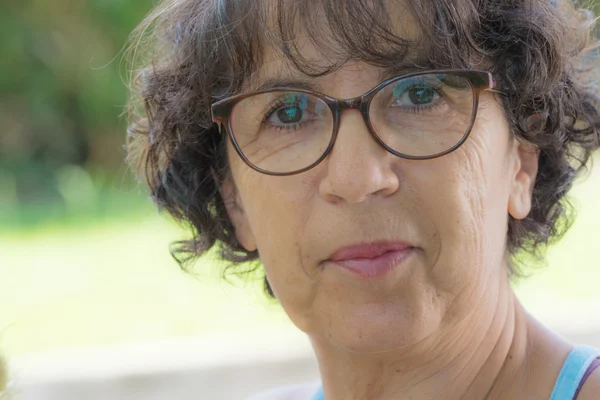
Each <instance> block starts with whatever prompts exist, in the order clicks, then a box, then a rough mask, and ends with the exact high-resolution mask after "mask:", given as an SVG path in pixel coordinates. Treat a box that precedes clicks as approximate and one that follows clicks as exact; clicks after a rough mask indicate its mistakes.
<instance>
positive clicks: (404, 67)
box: [250, 59, 434, 93]
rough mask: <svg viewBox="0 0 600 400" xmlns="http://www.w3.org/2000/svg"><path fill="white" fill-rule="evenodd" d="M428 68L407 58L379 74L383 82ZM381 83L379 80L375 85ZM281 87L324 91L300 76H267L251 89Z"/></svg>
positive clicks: (420, 61)
mask: <svg viewBox="0 0 600 400" xmlns="http://www.w3.org/2000/svg"><path fill="white" fill-rule="evenodd" d="M428 69H434V66H433V65H432V64H431V63H429V62H425V61H422V60H418V59H417V60H411V59H406V60H403V62H401V63H398V64H395V65H391V66H389V67H387V68H384V69H382V71H381V73H380V74H379V79H380V82H383V81H385V80H387V79H390V78H394V77H396V76H400V75H404V74H408V73H411V72H417V71H424V70H428ZM377 84H379V82H377V83H376V84H375V85H374V86H376V85H377ZM281 87H289V88H295V89H304V90H312V91H315V92H321V93H322V92H323V88H322V86H321V85H319V84H318V83H317V82H316V80H315V79H310V78H308V77H307V78H299V77H292V76H287V77H286V76H275V77H272V78H267V79H265V80H263V81H262V82H261V83H260V84H259V85H257V86H255V87H254V86H253V87H252V88H251V89H250V91H252V92H258V91H262V90H271V89H275V88H281Z"/></svg>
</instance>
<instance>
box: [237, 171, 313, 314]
mask: <svg viewBox="0 0 600 400" xmlns="http://www.w3.org/2000/svg"><path fill="white" fill-rule="evenodd" d="M238 178H239V180H238V181H237V182H238V191H239V193H240V198H241V202H242V204H243V205H244V211H245V213H246V216H247V218H248V221H249V225H250V229H251V230H252V232H253V235H254V238H255V240H256V244H257V247H258V252H259V255H260V259H261V261H262V263H263V265H264V268H265V272H266V274H267V277H268V279H269V283H270V284H271V286H272V289H273V291H274V292H275V294H276V296H277V297H278V298H279V300H280V301H281V302H282V303H284V302H285V298H286V297H294V298H303V297H307V294H305V293H304V292H305V291H307V290H309V289H308V286H309V285H306V281H307V280H310V279H311V271H312V274H314V273H315V271H314V270H311V269H310V268H306V267H305V265H304V264H305V263H306V260H304V258H303V257H304V256H303V252H302V251H301V250H302V248H303V246H302V244H303V243H304V242H305V241H306V239H305V236H306V234H307V225H308V224H309V219H310V215H311V212H312V201H311V198H312V197H313V195H312V194H313V193H314V190H315V187H314V180H310V174H301V175H293V176H288V177H273V176H268V175H263V174H259V173H257V172H254V171H252V170H250V171H248V170H246V172H244V174H243V175H239V176H238ZM296 292H297V293H296Z"/></svg>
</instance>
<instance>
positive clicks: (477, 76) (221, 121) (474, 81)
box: [211, 69, 504, 176]
mask: <svg viewBox="0 0 600 400" xmlns="http://www.w3.org/2000/svg"><path fill="white" fill-rule="evenodd" d="M436 74H445V75H453V76H457V77H461V78H464V79H466V80H467V81H468V82H469V84H470V85H471V89H472V91H473V111H472V114H471V120H470V121H469V127H468V128H467V130H466V132H465V134H464V136H463V137H462V139H461V140H460V141H459V142H458V143H457V144H455V145H454V146H452V147H451V148H449V149H448V150H445V151H443V152H440V153H437V154H433V155H430V156H411V155H408V154H403V153H400V152H398V151H396V150H394V149H392V148H391V147H389V146H388V145H387V144H386V143H385V142H384V141H383V140H382V139H381V138H380V137H379V135H378V134H377V132H376V131H375V129H374V128H373V125H372V124H371V120H370V118H369V110H370V107H371V100H372V99H373V98H374V97H375V95H376V94H377V93H379V91H380V90H381V89H383V88H384V87H385V86H387V85H389V84H391V83H393V82H395V81H399V80H403V79H407V78H414V77H418V76H422V75H436ZM483 91H489V92H492V93H497V94H500V95H504V93H503V92H501V91H499V90H496V83H495V81H494V78H493V76H492V73H491V72H488V71H480V70H469V69H447V70H443V69H440V70H429V71H418V72H412V73H409V74H404V75H399V76H395V77H393V78H390V79H387V80H385V81H383V82H381V83H380V84H378V85H377V86H375V87H374V88H372V89H370V90H369V91H368V92H366V93H365V94H363V95H361V96H358V97H355V98H352V99H336V98H333V97H330V96H327V95H325V94H323V93H319V92H316V91H313V90H307V89H299V88H293V87H276V88H272V89H265V90H259V91H255V92H251V93H242V94H239V95H235V96H231V97H228V98H225V99H223V100H220V101H217V102H215V103H213V104H212V105H211V118H212V121H213V122H214V123H216V124H217V125H218V126H219V127H220V128H221V129H219V131H220V133H221V134H222V133H223V130H225V131H226V132H227V134H228V136H229V139H230V140H231V143H232V144H233V147H234V148H235V150H236V152H237V154H238V155H239V156H240V157H241V159H242V160H243V161H244V162H245V163H246V164H247V165H248V166H249V167H250V168H252V169H254V170H256V171H258V172H260V173H263V174H267V175H274V176H288V175H295V174H300V173H302V172H305V171H308V170H310V169H312V168H314V167H316V166H317V165H318V164H319V163H321V161H323V160H324V159H325V158H326V157H327V155H328V154H329V153H330V152H331V150H332V149H333V146H334V144H335V141H336V139H337V136H338V133H339V126H340V120H341V115H342V111H344V110H351V109H356V110H359V111H360V112H361V114H362V116H363V119H364V121H365V125H366V126H367V129H368V130H369V132H370V134H371V136H372V137H373V138H374V139H375V141H376V142H377V143H379V145H381V146H382V147H383V148H384V149H386V150H387V151H389V152H390V153H392V154H393V155H395V156H397V157H400V158H405V159H409V160H431V159H434V158H438V157H442V156H444V155H446V154H448V153H451V152H453V151H455V150H456V149H458V148H459V147H460V146H462V145H463V144H464V143H465V142H466V140H467V139H468V138H469V136H470V134H471V131H472V129H473V125H474V124H475V119H476V118H477V109H478V108H479V95H480V93H481V92H483ZM277 92H297V93H305V94H309V95H312V96H315V97H317V98H319V99H320V100H322V101H323V102H324V103H325V104H327V106H328V107H329V109H330V110H331V113H332V116H333V132H332V135H331V139H330V140H329V144H328V145H327V147H326V148H325V150H324V152H323V154H322V155H321V156H320V157H319V158H318V159H317V160H316V161H315V162H313V163H312V164H310V165H309V166H307V167H304V168H301V169H299V170H295V171H291V172H272V171H268V170H264V169H262V168H260V167H258V166H256V165H254V164H253V163H252V162H251V161H250V160H249V159H248V158H247V157H246V156H245V155H244V153H243V152H242V149H241V148H240V146H239V144H238V143H237V140H236V139H235V135H234V133H233V129H231V124H230V116H231V113H232V111H233V109H234V107H235V106H236V105H237V104H238V103H239V102H240V101H242V100H244V99H246V98H248V97H251V96H255V95H259V94H264V93H277Z"/></svg>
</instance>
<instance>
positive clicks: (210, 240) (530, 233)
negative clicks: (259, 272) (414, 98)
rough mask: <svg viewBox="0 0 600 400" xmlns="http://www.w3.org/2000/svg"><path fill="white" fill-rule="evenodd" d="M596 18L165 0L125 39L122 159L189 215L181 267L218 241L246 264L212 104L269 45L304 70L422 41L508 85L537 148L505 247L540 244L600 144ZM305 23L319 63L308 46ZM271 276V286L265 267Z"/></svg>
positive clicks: (463, 2)
mask: <svg viewBox="0 0 600 400" xmlns="http://www.w3.org/2000/svg"><path fill="white" fill-rule="evenodd" d="M389 7H404V8H403V9H402V10H403V11H404V12H410V13H411V14H412V15H413V16H414V18H415V20H416V22H417V24H418V26H419V27H420V28H421V31H420V32H419V37H418V39H414V38H413V39H412V40H409V39H408V38H406V37H403V36H402V35H401V34H399V33H398V32H397V30H398V29H397V28H398V27H397V26H396V25H397V24H395V22H394V20H393V17H392V15H394V13H390V12H388V11H389V9H388V8H389ZM594 22H595V21H594V16H593V14H592V13H591V12H589V11H586V10H583V9H577V8H576V4H574V3H573V2H572V1H570V0H569V1H560V0H558V1H557V0H554V1H551V0H503V1H491V0H429V1H427V0H404V1H402V2H398V4H396V2H394V1H383V0H375V1H373V0H347V1H338V0H303V1H285V0H270V1H264V0H263V1H261V0H211V1H208V0H171V1H163V2H162V3H161V4H160V5H159V6H158V7H157V8H156V9H155V10H154V11H153V12H152V13H151V14H150V15H149V16H148V17H147V18H146V20H145V21H144V22H143V23H142V24H141V25H140V27H139V28H138V29H137V31H136V32H135V33H134V36H133V39H132V43H133V44H132V46H131V52H130V55H131V59H132V61H133V65H134V68H132V71H133V72H132V77H131V78H132V79H131V100H130V104H129V116H130V122H131V124H130V128H129V131H128V132H129V137H128V138H129V140H128V152H129V162H130V163H131V164H132V165H133V167H134V168H135V169H136V170H137V173H138V176H139V177H140V179H141V180H143V181H144V182H145V183H146V184H147V185H148V187H149V189H150V192H151V196H152V198H153V199H154V201H155V202H156V204H157V205H158V207H159V208H160V209H162V210H166V211H167V212H168V213H169V214H170V215H172V216H173V217H174V218H175V219H176V220H178V221H182V222H184V223H186V224H189V226H190V227H191V228H192V232H193V237H192V238H191V239H189V240H184V241H179V242H176V243H174V244H173V247H172V249H171V252H172V254H173V256H174V257H175V259H176V260H177V261H178V262H179V263H180V265H181V266H182V267H184V268H185V267H186V266H187V265H188V264H189V263H191V262H193V261H194V260H195V259H196V257H198V256H199V255H201V254H203V253H205V252H206V251H207V250H209V249H211V248H212V247H213V246H214V245H215V244H217V245H218V249H219V251H220V257H221V258H222V259H224V260H226V261H229V266H230V267H233V266H238V265H239V264H241V263H244V262H248V261H256V262H254V263H250V264H245V265H246V266H248V265H249V266H250V267H248V268H246V269H245V271H246V272H248V271H252V270H254V269H256V268H257V267H258V266H259V262H258V257H259V255H258V252H257V251H252V252H248V251H246V250H245V249H244V248H243V247H242V246H241V245H240V244H239V243H238V241H237V239H236V236H235V234H234V229H233V226H232V224H231V222H230V221H229V219H228V217H227V213H226V210H225V206H224V203H223V199H222V197H221V196H220V194H219V190H218V188H219V184H220V182H222V180H223V179H226V178H227V177H228V173H229V171H228V166H227V157H226V143H225V140H226V139H224V138H226V136H225V135H220V134H219V132H218V127H217V126H216V125H215V124H213V123H212V121H211V118H210V106H211V104H212V103H213V102H215V101H217V100H219V99H222V98H224V97H227V96H230V95H233V94H237V93H239V92H240V91H241V90H242V85H243V84H244V83H247V82H248V80H250V79H252V77H253V73H254V72H255V71H256V70H257V68H258V67H259V66H260V65H261V62H262V57H263V55H264V49H265V48H267V47H268V48H272V49H276V51H279V52H280V54H281V56H283V57H285V58H287V59H288V60H289V61H290V62H291V63H292V65H294V66H295V67H296V68H297V69H298V70H300V71H302V72H303V73H305V74H307V75H309V76H322V75H324V74H327V73H330V72H332V71H335V70H336V68H339V67H340V66H342V65H344V64H345V63H347V62H348V61H362V62H366V63H369V64H372V65H376V66H380V67H384V68H390V67H392V68H393V66H394V64H395V63H398V62H399V61H401V60H403V59H405V58H406V57H407V56H408V55H409V54H411V52H412V53H415V52H416V53H417V54H418V55H419V56H420V58H421V59H424V60H425V62H426V64H427V65H430V66H434V67H435V68H440V69H441V68H478V69H487V70H489V71H491V72H492V73H493V74H494V77H495V79H496V80H497V82H498V84H499V86H501V87H502V90H503V91H504V92H505V93H506V96H505V97H504V100H503V106H504V110H505V115H506V118H507V120H508V122H509V126H510V128H511V130H512V132H513V134H514V135H516V136H517V137H518V138H520V139H523V140H525V141H527V142H530V143H532V144H534V145H535V146H537V147H538V149H539V151H540V153H539V173H538V176H537V180H536V183H535V187H534V191H533V202H532V209H531V213H530V214H529V216H528V217H527V218H526V219H524V220H515V219H513V218H510V219H509V224H508V227H507V251H508V254H509V255H511V256H512V258H514V256H515V255H516V254H517V253H518V252H520V251H525V252H527V253H529V254H534V255H538V256H539V255H540V253H541V252H542V251H541V249H543V248H544V247H545V245H546V244H548V243H549V242H551V241H552V240H554V239H557V238H560V237H561V236H562V234H564V232H565V231H566V230H567V229H568V227H569V226H570V224H571V221H572V219H573V215H572V213H571V212H570V210H571V207H570V206H569V203H568V199H567V197H566V194H567V192H568V191H569V189H570V188H571V186H572V184H573V181H574V179H575V178H576V176H577V175H578V174H579V173H580V172H581V171H582V170H584V169H585V168H586V165H587V164H588V161H589V160H590V157H591V154H592V152H593V151H594V150H596V149H597V148H598V147H600V115H599V113H598V107H599V104H600V103H599V102H598V95H599V89H598V87H597V86H596V75H597V72H598V70H597V63H598V62H597V59H596V57H597V51H596V49H597V40H596V37H595V24H594ZM300 27H301V30H300ZM299 33H302V34H303V37H304V35H305V36H306V37H308V38H309V39H310V40H311V41H312V42H313V44H314V45H315V47H316V48H317V49H318V50H319V51H320V52H321V54H322V55H323V57H322V59H323V60H327V62H328V64H327V65H322V64H320V65H319V66H316V65H314V64H311V61H310V60H308V59H305V58H303V56H302V53H301V51H300V49H299V48H298V47H297V42H296V41H295V40H294V39H295V38H296V36H297V35H298V34H299ZM482 67H485V68H482ZM532 116H537V117H538V118H536V119H537V120H538V122H539V121H542V122H543V123H538V124H535V125H531V124H530V122H531V121H532V118H531V117H532ZM540 116H541V118H539V117H540ZM225 271H227V268H226V269H225ZM509 272H510V273H511V275H512V276H515V275H519V274H520V272H519V271H517V268H516V267H514V266H513V265H511V267H510V271H509ZM265 289H266V290H267V292H268V293H269V294H270V295H271V296H273V293H272V291H271V290H270V287H269V284H268V282H267V281H266V279H265Z"/></svg>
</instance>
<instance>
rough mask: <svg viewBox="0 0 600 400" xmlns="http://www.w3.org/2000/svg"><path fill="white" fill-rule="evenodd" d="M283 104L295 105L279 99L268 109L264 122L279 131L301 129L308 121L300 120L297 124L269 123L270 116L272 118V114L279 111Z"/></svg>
mask: <svg viewBox="0 0 600 400" xmlns="http://www.w3.org/2000/svg"><path fill="white" fill-rule="evenodd" d="M282 106H287V107H289V106H293V105H290V104H289V103H287V102H286V101H285V100H279V101H277V102H276V103H275V104H274V105H272V106H271V107H269V109H268V111H267V112H266V113H265V117H264V118H263V121H262V124H263V125H265V124H267V125H269V126H270V127H271V128H272V129H276V130H279V131H295V130H298V129H300V127H301V126H302V125H304V123H305V122H307V121H303V122H298V123H295V124H287V125H273V124H269V122H268V121H269V118H271V116H272V115H273V114H274V113H275V112H276V111H277V110H279V109H280V108H281V107H282Z"/></svg>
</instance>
